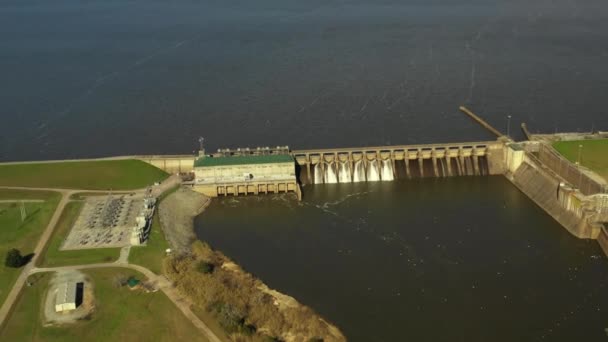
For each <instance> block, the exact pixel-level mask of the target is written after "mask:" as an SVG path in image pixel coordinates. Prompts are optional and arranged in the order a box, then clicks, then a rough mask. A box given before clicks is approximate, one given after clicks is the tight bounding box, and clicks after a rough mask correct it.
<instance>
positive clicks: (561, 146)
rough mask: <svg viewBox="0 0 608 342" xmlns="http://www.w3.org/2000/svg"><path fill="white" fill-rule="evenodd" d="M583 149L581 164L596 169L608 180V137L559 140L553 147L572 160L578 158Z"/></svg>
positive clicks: (574, 160)
mask: <svg viewBox="0 0 608 342" xmlns="http://www.w3.org/2000/svg"><path fill="white" fill-rule="evenodd" d="M579 145H582V146H583V147H582V149H581V165H583V166H585V167H587V168H589V169H591V170H593V171H595V172H596V173H597V174H599V175H600V176H602V177H604V179H606V180H607V181H608V139H598V140H575V141H558V142H556V143H554V144H553V147H554V148H555V149H556V150H557V151H558V152H559V153H561V154H562V155H563V156H564V157H566V159H568V160H570V161H571V162H576V161H577V159H578V152H579Z"/></svg>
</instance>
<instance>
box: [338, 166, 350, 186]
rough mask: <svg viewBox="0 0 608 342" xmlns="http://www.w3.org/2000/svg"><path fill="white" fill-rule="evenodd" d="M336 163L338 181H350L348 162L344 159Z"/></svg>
mask: <svg viewBox="0 0 608 342" xmlns="http://www.w3.org/2000/svg"><path fill="white" fill-rule="evenodd" d="M338 164H339V165H340V166H339V168H338V180H339V181H340V183H350V182H352V180H351V178H350V163H349V162H347V161H346V162H341V163H338Z"/></svg>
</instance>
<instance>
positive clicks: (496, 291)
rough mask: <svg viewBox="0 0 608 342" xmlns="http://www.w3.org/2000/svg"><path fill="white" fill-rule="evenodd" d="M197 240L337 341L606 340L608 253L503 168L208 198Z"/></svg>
mask: <svg viewBox="0 0 608 342" xmlns="http://www.w3.org/2000/svg"><path fill="white" fill-rule="evenodd" d="M195 223H196V230H197V234H198V236H199V238H200V239H202V240H204V241H207V242H209V243H210V244H211V245H212V246H213V247H214V248H217V249H219V250H221V251H223V252H224V253H225V254H227V255H228V256H230V257H231V258H233V259H234V260H235V261H237V262H238V263H239V264H241V265H242V266H243V267H244V268H245V269H246V270H248V271H249V272H251V273H253V274H255V275H257V276H258V277H260V278H261V279H263V280H264V281H265V282H266V283H267V284H268V285H269V286H271V287H273V288H276V289H278V290H280V291H283V292H285V293H288V294H290V295H292V296H294V297H295V298H297V299H298V300H299V301H301V302H302V303H305V304H307V305H309V306H311V307H313V308H314V309H315V310H317V311H318V312H319V313H320V314H321V315H323V316H324V317H326V318H328V319H329V320H330V321H332V322H334V323H335V324H336V325H338V326H339V327H340V328H341V329H342V330H343V332H344V333H345V334H346V335H347V337H348V338H349V340H350V341H605V340H606V333H605V332H604V329H605V328H608V323H607V321H606V312H608V291H607V289H606V284H607V283H608V261H607V260H606V258H605V256H604V255H603V253H602V251H601V249H600V248H599V246H598V245H597V242H596V241H589V240H579V239H576V238H574V237H572V236H571V235H569V233H567V232H566V230H565V229H563V228H562V227H561V226H560V225H559V224H558V223H557V222H555V221H554V220H553V219H552V218H551V217H549V216H548V215H546V214H545V213H544V212H543V211H542V210H541V209H540V208H538V207H537V206H535V205H534V203H533V202H531V201H530V200H529V199H528V198H527V197H526V196H525V195H524V194H522V193H521V192H519V191H518V190H517V189H516V188H515V187H514V186H512V185H511V184H510V183H509V182H508V181H507V180H506V179H505V178H503V177H499V176H494V177H474V178H473V177H461V178H450V179H420V180H415V181H396V182H391V183H367V184H361V183H359V184H342V185H314V186H307V187H305V188H304V200H303V201H302V202H300V203H298V202H297V201H295V200H294V199H293V198H291V197H289V196H274V197H272V196H270V197H247V198H245V197H238V198H223V199H218V200H214V201H213V202H212V204H211V206H210V207H209V208H208V209H207V210H206V212H205V213H204V214H202V215H201V216H199V217H198V218H197V219H196V221H195Z"/></svg>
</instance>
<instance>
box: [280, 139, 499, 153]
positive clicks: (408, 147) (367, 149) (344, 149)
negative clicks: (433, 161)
mask: <svg viewBox="0 0 608 342" xmlns="http://www.w3.org/2000/svg"><path fill="white" fill-rule="evenodd" d="M488 145H502V143H501V142H500V140H490V141H474V142H452V143H431V144H415V145H387V146H368V147H342V148H339V147H337V148H325V149H309V150H292V151H291V154H293V155H302V154H320V153H343V152H376V151H391V150H414V149H416V150H419V149H428V148H442V147H447V148H450V147H471V148H473V147H477V146H484V147H487V146H488Z"/></svg>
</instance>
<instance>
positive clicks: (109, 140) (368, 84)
mask: <svg viewBox="0 0 608 342" xmlns="http://www.w3.org/2000/svg"><path fill="white" fill-rule="evenodd" d="M607 41H608V4H607V3H606V1H604V0H577V1H572V0H552V1H549V0H534V1H523V0H424V1H422V0H374V1H371V0H329V1H327V0H325V1H319V0H311V1H294V0H280V1H279V0H256V1H243V0H235V1H229V2H226V1H214V0H175V1H157V0H145V1H144V0H120V1H118V0H103V1H101V0H89V1H77V0H57V1H47V0H5V1H2V2H1V3H0V75H2V76H1V77H0V103H1V105H0V119H1V123H0V160H23V159H57V158H72V157H85V156H86V157H92V156H107V155H124V154H132V153H155V154H156V153H190V152H192V151H193V150H194V149H195V148H197V146H198V143H197V139H198V137H199V136H204V137H206V138H207V142H208V147H209V148H210V149H215V148H218V147H236V146H258V145H262V146H264V145H267V146H268V145H269V146H276V145H290V146H291V147H293V148H312V147H335V146H360V145H369V144H372V145H379V144H401V143H421V142H439V141H463V140H466V141H470V140H476V139H488V138H493V137H492V136H491V135H490V134H489V133H487V132H485V131H484V130H482V129H480V128H479V127H478V126H477V125H475V124H473V123H472V122H471V121H470V120H469V119H467V118H465V117H464V116H463V115H462V114H461V113H459V112H458V110H457V108H458V106H459V105H462V104H466V105H468V106H470V108H472V109H473V110H474V111H475V112H477V113H478V114H481V115H482V116H483V117H485V118H486V119H487V120H488V121H490V122H491V123H493V124H494V125H496V126H497V127H498V128H499V129H501V130H506V120H505V117H506V115H508V114H511V115H513V120H512V127H511V132H513V133H514V134H515V135H517V136H519V129H517V127H518V125H519V123H520V122H522V121H525V122H527V123H528V124H529V127H530V129H531V130H532V131H537V130H543V131H548V132H553V131H555V130H557V131H566V130H570V131H577V130H581V131H582V130H585V131H588V130H591V128H592V127H595V128H600V129H604V130H605V129H607V127H608V115H606V108H608V97H607V96H605V94H606V93H607V92H608V82H607V80H608V68H607V67H606V65H608V64H607V62H608V44H606V42H607Z"/></svg>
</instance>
